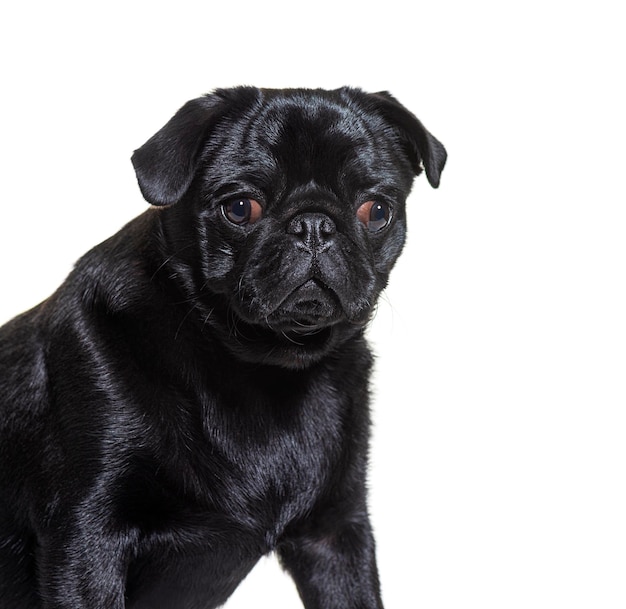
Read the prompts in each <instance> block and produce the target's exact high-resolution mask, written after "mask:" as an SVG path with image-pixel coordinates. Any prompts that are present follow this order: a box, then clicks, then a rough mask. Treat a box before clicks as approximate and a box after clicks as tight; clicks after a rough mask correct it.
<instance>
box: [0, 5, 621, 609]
mask: <svg viewBox="0 0 626 609" xmlns="http://www.w3.org/2000/svg"><path fill="white" fill-rule="evenodd" d="M225 5H226V3H224V2H222V3H219V6H218V3H212V2H187V1H184V0H177V2H170V3H165V2H157V1H152V2H119V1H109V2H108V3H106V4H105V3H101V4H95V3H87V2H70V1H67V0H57V1H55V2H44V1H42V0H35V1H33V2H28V3H27V2H22V3H16V2H14V3H12V4H11V5H10V8H8V6H9V5H7V7H4V8H3V9H2V14H1V17H0V19H1V23H0V62H1V73H0V79H1V87H2V95H1V96H0V128H1V134H2V135H1V138H0V154H1V160H0V172H1V175H0V180H1V181H0V184H1V187H0V196H1V199H2V201H1V215H0V273H1V275H0V276H1V282H0V296H1V297H0V321H5V320H7V319H9V318H10V317H12V316H13V315H15V314H17V313H18V312H20V311H21V310H23V309H25V308H28V307H30V306H32V305H33V304H35V303H37V302H38V301H40V300H41V299H43V298H45V297H46V296H47V295H48V294H49V293H50V292H51V291H52V290H54V289H55V287H56V286H57V285H58V284H59V283H60V282H61V281H62V280H63V278H64V276H65V275H66V274H67V272H68V271H69V269H70V268H71V265H72V263H73V261H74V260H75V259H76V258H78V257H79V256H80V255H81V254H82V253H83V252H84V251H86V250H87V249H88V248H89V247H91V246H92V245H94V244H95V243H97V242H99V241H101V240H103V239H104V238H106V237H107V236H109V235H110V234H112V233H113V232H115V231H116V230H117V229H118V228H119V227H121V226H122V225H123V224H124V223H125V222H126V221H127V220H129V219H130V218H132V217H134V216H135V215H137V214H139V213H140V212H141V211H142V210H143V209H144V208H145V205H146V204H145V203H144V202H143V201H142V199H141V197H140V194H139V191H138V188H137V186H136V182H135V178H134V174H133V171H132V167H131V164H130V161H129V157H130V154H131V153H132V151H133V149H135V148H137V147H138V146H140V145H141V144H142V143H143V142H144V141H145V140H146V139H147V138H148V137H149V136H151V135H152V133H154V132H155V131H156V130H157V129H158V128H160V127H161V126H162V125H163V124H164V123H165V121H166V120H167V119H168V118H169V117H170V116H171V115H172V114H173V113H174V111H175V110H176V109H177V108H178V107H180V106H181V105H182V104H183V103H184V102H185V101H186V100H187V99H189V98H191V97H195V96H197V95H200V94H202V93H204V92H208V91H210V90H211V89H213V88H216V87H224V86H230V85H237V84H256V85H260V86H266V87H283V86H310V87H318V86H321V87H327V88H330V87H336V86H341V85H344V84H349V85H353V86H360V87H363V88H365V89H367V90H380V89H388V90H390V91H391V92H392V93H394V94H395V95H396V96H397V97H398V98H399V99H400V101H402V102H403V103H404V104H405V105H406V106H408V107H409V108H410V109H411V110H413V111H414V112H415V113H416V114H417V115H418V116H419V117H420V118H421V119H422V120H423V122H424V123H425V124H426V126H427V127H428V128H429V129H430V130H431V131H432V132H433V133H434V134H435V135H436V136H437V137H438V138H439V139H441V141H442V142H443V143H444V144H445V145H446V147H447V148H448V151H449V155H450V156H449V164H448V166H447V168H446V170H445V172H444V174H443V179H442V185H441V188H440V189H439V190H438V191H434V190H431V189H430V188H429V187H428V185H427V183H426V180H425V179H424V178H423V177H422V178H421V179H419V180H418V181H417V183H416V186H415V189H414V192H413V194H412V196H411V200H410V202H409V230H410V233H409V243H408V246H407V249H406V251H405V254H404V256H403V258H402V260H401V262H400V263H399V265H398V267H397V268H396V270H395V271H394V273H393V276H392V280H391V285H390V287H389V289H388V290H387V292H386V295H385V298H384V300H383V302H382V303H381V306H380V311H379V314H378V317H377V319H376V320H375V323H374V325H373V327H372V329H371V337H372V341H373V343H374V346H375V349H376V351H377V354H378V363H377V375H376V382H375V390H374V394H375V395H374V397H375V400H374V406H373V407H374V422H375V429H374V441H373V447H372V471H371V477H370V478H371V512H372V518H373V522H374V526H375V529H376V533H377V539H378V555H379V564H380V571H381V579H382V585H383V596H384V599H385V603H386V607H387V608H388V609H389V608H390V609H393V608H400V607H420V608H424V609H448V608H455V609H456V608H458V607H480V608H481V609H488V608H494V609H495V608H498V609H501V608H502V607H506V608H507V609H512V608H518V607H519V608H524V609H527V608H528V607H534V608H546V609H553V608H555V607H567V608H579V607H580V608H583V607H584V608H587V607H588V608H596V607H602V608H603V609H611V608H618V607H619V608H623V607H624V606H626V585H625V573H626V491H625V474H626V471H625V470H626V441H625V436H626V416H625V414H624V411H625V408H626V383H625V379H624V377H625V376H626V375H625V364H626V322H625V316H624V312H625V311H626V287H625V272H624V267H625V264H626V244H625V241H626V239H625V234H626V212H625V209H624V207H625V204H626V187H625V186H624V167H625V163H626V154H625V152H624V142H625V141H626V121H625V119H624V108H626V96H625V94H624V58H625V57H626V48H625V44H624V42H623V40H624V34H623V26H622V24H623V18H622V17H620V16H619V14H618V12H617V10H618V3H617V2H609V1H605V0H596V2H593V3H582V2H571V1H570V2H565V1H562V2H556V1H554V0H541V1H536V0H529V1H526V2H517V3H512V2H509V3H507V2H496V1H495V0H494V1H488V0H477V1H476V2H463V1H462V0H441V1H438V2H433V1H431V2H428V3H423V2H419V1H418V2H414V3H408V2H405V1H404V0H402V1H398V0H386V1H385V2H381V3H376V4H374V3H368V2H339V1H334V2H327V1H326V0H317V1H316V2H315V3H309V4H308V5H306V4H297V3H294V2H284V3H282V2H278V1H275V0H268V1H266V2H258V1H256V2H248V1H245V0H244V1H242V2H233V3H230V4H229V7H226V6H225ZM408 7H411V13H410V14H409V12H408ZM298 603H299V601H298V600H297V597H296V593H295V591H294V589H293V586H292V585H291V583H290V582H289V580H288V579H286V577H285V576H283V575H282V573H281V572H280V571H279V569H278V568H277V566H276V564H275V563H274V562H273V560H272V559H268V560H264V561H262V562H261V564H260V565H259V567H258V568H257V569H256V570H255V571H254V572H253V573H252V574H251V575H250V577H249V578H248V579H247V580H246V581H245V582H244V584H243V585H242V586H241V587H240V589H239V590H238V591H237V592H236V593H235V595H234V596H233V597H232V599H231V600H230V601H229V603H228V604H227V607H228V609H243V608H248V607H257V606H262V607H272V608H273V609H283V608H285V609H287V608H293V607H297V606H299V605H298ZM0 604H1V601H0Z"/></svg>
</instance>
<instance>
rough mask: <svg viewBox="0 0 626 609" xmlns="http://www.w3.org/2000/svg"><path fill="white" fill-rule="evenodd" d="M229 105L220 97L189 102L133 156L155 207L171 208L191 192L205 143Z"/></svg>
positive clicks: (143, 187) (142, 186)
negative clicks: (169, 206) (189, 189)
mask: <svg viewBox="0 0 626 609" xmlns="http://www.w3.org/2000/svg"><path fill="white" fill-rule="evenodd" d="M225 106H226V104H225V103H224V100H223V99H222V98H221V96H219V95H205V96H203V97H199V98H197V99H192V100H191V101H188V102H187V103H186V104H185V105H184V106H183V107H182V108H181V109H180V110H179V111H178V112H177V113H176V114H175V115H174V116H173V117H172V118H171V119H170V120H169V122H168V123H167V124H166V125H165V126H164V127H163V128H162V129H161V130H160V131H158V132H157V133H156V134H155V135H153V136H152V137H151V138H150V139H149V140H148V141H147V142H146V143H145V144H144V145H143V146H142V147H141V148H139V149H137V150H135V152H134V154H133V156H132V159H131V160H132V162H133V166H134V167H135V173H136V174H137V181H138V182H139V188H140V189H141V194H142V195H143V196H144V198H145V199H146V201H148V203H152V205H171V204H172V203H176V202H177V201H179V200H180V199H181V198H182V196H183V195H184V194H185V193H186V192H187V190H188V188H189V186H190V185H191V182H192V180H193V178H194V175H195V173H196V169H197V167H198V163H199V161H200V158H201V155H202V150H203V147H204V142H205V140H206V139H207V137H208V136H209V132H210V130H211V128H212V126H213V125H215V123H216V122H217V120H218V119H219V118H220V116H221V115H222V114H223V111H224V109H225Z"/></svg>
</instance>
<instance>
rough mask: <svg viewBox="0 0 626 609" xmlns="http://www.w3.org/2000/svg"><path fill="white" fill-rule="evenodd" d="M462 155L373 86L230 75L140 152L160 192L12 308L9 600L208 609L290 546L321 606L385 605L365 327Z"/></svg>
mask: <svg viewBox="0 0 626 609" xmlns="http://www.w3.org/2000/svg"><path fill="white" fill-rule="evenodd" d="M444 162H445V151H444V149H443V147H442V146H441V144H440V143H439V142H438V141H437V140H436V139H435V138H433V137H432V136H431V135H430V134H429V133H428V132H427V131H426V130H425V129H424V128H423V126H422V125H421V123H419V121H417V119H416V118H415V117H414V116H413V115H412V114H410V113H409V112H408V111H407V110H406V109H404V108H403V107H402V106H401V105H400V104H399V103H398V102H396V101H395V100H394V99H393V98H392V97H391V96H389V95H388V94H384V93H381V94H373V95H370V94H365V93H363V92H361V91H359V90H353V89H341V90H338V91H333V92H327V91H305V90H302V91H301V90H287V91H270V90H258V89H254V88H238V89H232V90H221V91H217V92H216V93H214V94H211V95H207V96H204V97H202V98H199V99H197V100H192V101H191V102H188V104H186V105H185V106H184V107H183V108H182V109H181V110H180V111H179V112H178V113H177V114H176V115H175V116H174V117H173V118H172V120H171V121H170V122H169V123H168V124H167V125H166V126H165V127H164V128H163V129H161V130H160V131H159V132H158V133H157V134H156V135H155V136H154V137H153V138H151V139H150V140H149V141H148V142H147V143H146V144H145V145H144V146H143V147H142V148H140V149H139V150H137V151H136V152H135V154H134V156H133V163H134V165H135V169H136V171H137V177H138V181H139V185H140V187H141V190H142V192H143V194H144V196H145V198H146V199H147V200H148V201H149V202H150V203H152V204H153V207H152V208H151V209H149V210H148V211H147V212H146V213H144V214H143V215H141V216H140V217H138V218H137V219H135V220H133V221H132V222H130V223H129V224H128V225H127V226H126V227H124V228H123V229H122V230H121V231H120V232H119V233H117V234H116V235H114V236H113V237H112V238H110V239H109V240H107V241H105V242H104V243H102V244H100V245H98V246H97V247H95V248H94V249H93V250H91V251H90V252H89V253H87V254H86V255H85V256H84V257H83V258H81V260H79V261H78V263H77V265H76V267H75V269H74V270H73V272H72V273H71V274H70V276H69V277H68V279H67V280H66V281H65V282H64V283H63V285H62V286H61V287H60V288H59V289H58V291H57V292H56V293H55V294H53V295H52V296H51V297H50V298H49V299H47V300H46V301H45V302H43V303H42V304H40V305H39V306H37V307H36V308H34V309H32V310H30V311H28V312H26V313H24V314H23V315H21V316H19V317H17V318H15V319H14V320H13V321H11V322H9V323H8V324H6V325H5V326H4V327H2V328H1V329H0V607H1V608H2V609H53V608H54V609H122V608H124V607H128V608H129V609H130V608H132V609H177V608H189V609H191V608H205V609H208V608H211V607H216V606H218V605H220V604H222V603H223V602H224V601H225V600H226V599H227V598H228V596H229V595H230V594H231V593H232V591H233V590H234V589H235V587H236V586H237V584H238V583H239V582H240V581H241V580H242V578H243V577H244V576H245V575H246V574H247V573H248V571H249V570H250V569H251V568H252V567H253V566H254V564H255V563H256V562H257V560H258V559H259V558H260V557H261V556H263V555H264V554H267V553H269V552H272V551H276V552H277V553H278V555H279V558H280V560H281V562H282V564H283V566H284V567H285V568H286V569H287V570H288V571H289V572H290V573H291V574H292V576H293V577H294V579H295V581H296V584H297V586H298V590H299V591H300V594H301V597H302V599H303V602H304V604H305V606H306V607H307V609H314V608H328V609H330V608H340V607H341V608H346V607H354V608H357V607H358V608H360V609H374V608H379V607H381V606H382V605H381V601H380V593H379V586H378V577H377V571H376V564H375V548H374V541H373V538H372V533H371V529H370V525H369V521H368V516H367V507H366V489H365V477H366V465H367V447H368V429H369V415H368V376H369V372H370V367H371V356H370V352H369V350H368V347H367V344H366V342H365V339H364V337H363V332H364V328H365V325H366V323H367V322H368V320H369V319H370V316H371V314H372V311H373V308H374V306H375V303H376V299H377V297H378V295H379V293H380V291H381V290H382V289H383V287H384V286H385V285H386V282H387V278H388V274H389V271H390V270H391V268H392V266H393V263H394V262H395V260H396V258H397V256H398V255H399V254H400V251H401V249H402V245H403V243H404V235H405V214H404V201H405V199H406V197H407V195H408V193H409V190H410V187H411V183H412V180H413V177H414V176H415V175H416V174H418V173H419V172H420V170H421V167H424V168H425V171H426V175H427V177H428V179H429V181H430V182H431V184H432V185H433V186H437V185H438V183H439V174H440V172H441V170H442V168H443V165H444ZM234 199H237V200H239V199H242V200H244V201H249V200H251V199H253V200H254V201H255V202H258V204H259V205H260V209H262V215H261V217H260V219H258V221H256V222H253V223H252V222H250V223H247V224H246V223H244V224H242V225H237V224H235V223H233V221H232V217H231V219H229V214H228V213H227V211H228V209H230V208H229V207H228V206H229V202H232V201H233V200H234ZM368 200H376V201H381V202H383V206H381V207H380V209H383V210H384V211H386V212H388V213H387V216H388V218H387V216H384V217H383V215H382V212H380V213H379V216H380V217H381V218H383V220H377V223H376V224H375V226H376V228H379V227H380V225H381V224H384V223H385V222H387V219H388V223H387V224H385V225H384V226H383V228H382V229H380V230H377V231H375V232H372V231H370V230H369V229H368V227H367V225H366V224H364V222H363V221H362V219H359V217H358V210H359V208H360V206H361V205H363V204H365V203H366V202H367V201H368ZM244 204H245V205H249V203H242V204H241V205H239V207H240V208H243V206H244ZM255 209H256V208H255ZM230 215H231V216H232V214H230ZM237 217H238V216H235V219H237ZM372 226H374V224H373V225H372ZM264 602H271V599H267V601H264Z"/></svg>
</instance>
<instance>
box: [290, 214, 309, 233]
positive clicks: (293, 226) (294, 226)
mask: <svg viewBox="0 0 626 609" xmlns="http://www.w3.org/2000/svg"><path fill="white" fill-rule="evenodd" d="M306 232H307V231H306V227H305V225H304V222H303V220H302V219H301V218H300V217H297V218H294V219H293V220H292V221H291V222H290V223H289V225H288V226H287V233H288V234H290V235H297V236H298V237H301V236H303V235H305V234H306Z"/></svg>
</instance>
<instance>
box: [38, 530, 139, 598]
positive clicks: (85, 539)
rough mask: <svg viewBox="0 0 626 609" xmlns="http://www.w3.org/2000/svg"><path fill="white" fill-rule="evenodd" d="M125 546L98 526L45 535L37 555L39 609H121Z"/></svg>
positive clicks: (123, 542) (120, 540) (119, 539)
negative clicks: (40, 607) (40, 608)
mask: <svg viewBox="0 0 626 609" xmlns="http://www.w3.org/2000/svg"><path fill="white" fill-rule="evenodd" d="M128 547H129V544H128V539H127V538H125V536H123V535H119V534H112V533H105V532H104V531H103V529H102V528H101V527H98V526H92V527H91V529H90V530H88V529H85V528H84V527H81V528H80V529H77V528H73V529H69V528H68V527H63V528H58V529H56V530H55V531H54V533H52V534H49V535H46V536H45V537H44V538H43V539H42V540H40V543H39V548H38V552H37V574H38V592H39V596H40V597H41V602H42V604H41V606H42V609H124V607H125V600H124V591H125V584H126V570H127V564H128V561H127V557H128Z"/></svg>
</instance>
